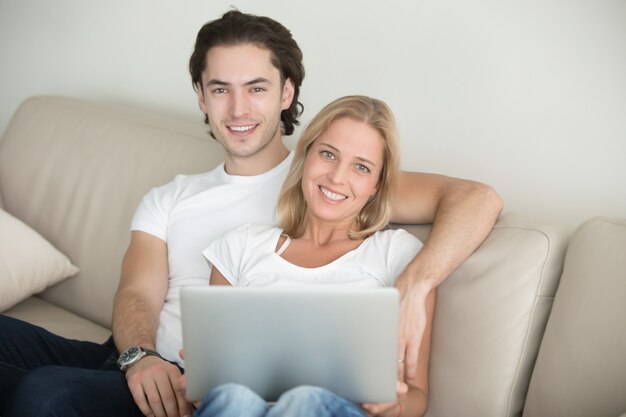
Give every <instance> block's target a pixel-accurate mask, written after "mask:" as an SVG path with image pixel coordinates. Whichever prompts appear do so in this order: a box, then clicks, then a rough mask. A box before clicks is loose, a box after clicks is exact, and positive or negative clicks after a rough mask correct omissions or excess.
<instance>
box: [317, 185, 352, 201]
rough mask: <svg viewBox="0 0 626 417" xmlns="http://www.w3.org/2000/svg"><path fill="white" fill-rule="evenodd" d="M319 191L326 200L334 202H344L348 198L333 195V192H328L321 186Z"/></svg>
mask: <svg viewBox="0 0 626 417" xmlns="http://www.w3.org/2000/svg"><path fill="white" fill-rule="evenodd" d="M319 189H320V191H321V193H322V194H324V196H325V197H326V198H328V199H329V200H332V201H343V200H346V199H347V198H348V196H346V195H342V194H336V193H333V192H332V191H330V190H328V189H327V188H324V187H322V186H321V185H320V186H319Z"/></svg>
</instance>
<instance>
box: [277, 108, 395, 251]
mask: <svg viewBox="0 0 626 417" xmlns="http://www.w3.org/2000/svg"><path fill="white" fill-rule="evenodd" d="M343 118H348V119H352V120H355V121H357V122H363V123H366V124H367V125H369V126H371V127H372V128H373V129H375V130H376V131H377V132H378V133H379V134H380V136H381V137H382V138H383V141H384V153H383V166H382V170H381V173H380V178H379V179H378V185H379V186H378V190H377V192H376V193H375V194H374V197H373V198H371V199H370V200H369V201H368V202H367V203H366V204H365V206H364V207H363V208H362V209H361V211H360V212H359V214H358V215H357V218H356V224H357V230H351V231H350V232H349V236H350V238H351V239H365V238H366V237H368V236H370V235H372V234H374V233H375V232H377V231H379V230H381V229H384V228H385V227H386V226H387V225H388V224H389V221H390V219H391V200H392V195H393V192H394V189H395V183H396V181H397V175H398V170H399V167H398V166H399V162H398V159H399V155H398V133H397V128H396V122H395V119H394V117H393V113H392V112H391V110H390V109H389V107H388V106H387V105H386V104H385V103H384V102H383V101H381V100H377V99H375V98H370V97H366V96H346V97H341V98H339V99H337V100H335V101H333V102H331V103H329V104H328V105H326V106H325V107H324V108H323V109H322V110H321V111H320V112H319V113H318V114H317V115H316V116H315V117H314V118H313V119H312V120H311V121H310V122H309V123H308V125H307V127H306V128H305V129H304V132H303V133H302V136H301V138H300V141H299V142H298V145H297V147H296V151H295V156H294V159H293V162H292V164H291V168H290V170H289V174H288V175H287V180H286V181H285V183H284V184H283V188H282V190H281V193H280V198H279V200H278V220H279V226H280V227H281V228H282V229H283V230H284V231H285V233H286V234H288V235H289V236H291V237H295V238H298V237H301V236H302V235H303V234H304V229H305V218H306V210H307V203H306V201H305V199H304V194H303V192H302V173H303V170H304V160H305V159H306V156H307V154H308V153H309V150H310V149H311V145H312V144H313V142H314V141H315V140H316V139H317V138H318V137H319V136H320V135H321V134H322V133H324V132H325V131H326V129H328V127H329V126H330V124H331V123H333V122H334V121H336V120H339V119H343Z"/></svg>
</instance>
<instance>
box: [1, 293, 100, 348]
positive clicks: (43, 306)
mask: <svg viewBox="0 0 626 417" xmlns="http://www.w3.org/2000/svg"><path fill="white" fill-rule="evenodd" d="M2 314H5V315H7V316H10V317H14V318H16V319H20V320H23V321H27V322H29V323H32V324H34V325H36V326H39V327H43V328H44V329H46V330H49V331H51V332H52V333H55V334H58V335H59V336H63V337H66V338H68V339H78V340H87V341H90V342H95V343H102V342H104V341H105V340H107V339H108V338H109V336H110V335H111V331H110V330H109V329H106V328H104V327H102V326H100V325H98V324H96V323H94V322H92V321H89V320H87V319H85V318H83V317H80V316H77V315H76V314H74V313H70V312H69V311H67V310H65V309H63V308H61V307H57V306H55V305H54V304H51V303H49V302H47V301H45V300H42V299H41V298H39V297H36V296H35V297H30V298H28V299H26V300H24V301H22V302H21V303H19V304H18V305H16V306H15V307H13V308H11V309H9V310H7V311H5V312H3V313H2Z"/></svg>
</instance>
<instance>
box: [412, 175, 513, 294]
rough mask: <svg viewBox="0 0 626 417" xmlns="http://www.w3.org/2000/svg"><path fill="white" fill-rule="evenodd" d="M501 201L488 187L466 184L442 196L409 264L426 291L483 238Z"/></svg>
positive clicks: (488, 230) (498, 212)
mask: <svg viewBox="0 0 626 417" xmlns="http://www.w3.org/2000/svg"><path fill="white" fill-rule="evenodd" d="M502 207H503V203H502V200H501V199H500V196H498V194H497V193H496V192H495V191H494V190H493V189H492V188H491V187H489V186H486V185H483V184H478V183H470V186H463V187H456V186H455V185H451V188H450V190H449V191H448V192H447V193H446V194H445V195H444V196H443V197H442V199H441V201H440V202H439V205H438V207H437V212H436V215H435V219H434V221H433V225H432V229H431V232H430V234H429V236H428V238H427V239H426V242H424V247H423V248H422V250H421V251H420V252H419V253H418V254H417V256H416V257H415V259H414V260H413V261H412V262H411V263H410V264H409V266H408V268H407V269H408V271H409V273H410V275H411V276H413V277H416V278H417V279H420V280H424V282H425V283H427V284H428V285H427V286H426V288H425V290H427V289H428V290H430V289H433V288H435V287H437V286H438V285H439V284H441V283H442V282H443V281H444V280H445V279H446V278H447V277H448V276H449V275H450V274H451V273H452V272H453V271H454V270H455V269H456V268H458V267H459V265H460V264H461V263H462V262H463V261H465V260H466V259H467V258H468V257H469V256H470V255H471V254H472V253H473V252H474V251H475V250H476V248H478V246H479V245H480V244H481V243H482V242H483V241H484V240H485V238H486V237H487V235H489V233H490V231H491V230H492V228H493V226H494V224H495V222H496V220H497V219H498V215H499V214H500V212H501V211H502Z"/></svg>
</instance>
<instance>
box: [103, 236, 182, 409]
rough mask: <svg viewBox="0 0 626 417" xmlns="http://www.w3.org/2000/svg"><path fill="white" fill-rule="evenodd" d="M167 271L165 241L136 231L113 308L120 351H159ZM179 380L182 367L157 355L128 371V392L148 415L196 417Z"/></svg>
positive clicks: (114, 329) (166, 287)
mask: <svg viewBox="0 0 626 417" xmlns="http://www.w3.org/2000/svg"><path fill="white" fill-rule="evenodd" d="M168 270H169V268H168V260H167V245H166V244H165V242H163V241H162V240H160V239H158V238H157V237H155V236H152V235H150V234H148V233H144V232H137V231H135V232H132V236H131V242H130V246H129V247H128V250H127V251H126V255H125V256H124V260H123V262H122V276H121V279H120V284H119V288H118V290H117V294H116V295H115V303H114V307H113V339H114V340H115V345H116V346H117V349H118V350H119V351H120V352H123V351H124V350H126V349H128V348H129V347H132V346H141V347H144V348H148V349H155V344H156V334H157V330H158V326H159V316H160V313H161V308H162V307H163V302H164V300H165V295H166V293H167V289H168ZM179 378H180V371H179V370H178V367H176V366H175V365H173V364H171V363H169V362H167V361H165V360H163V359H161V358H158V357H156V356H145V357H143V358H142V359H141V360H140V361H139V362H137V363H136V364H134V365H133V366H131V367H130V368H128V370H127V371H126V380H127V382H128V388H129V389H130V392H131V394H132V395H133V399H134V400H135V403H136V404H137V406H138V407H139V409H140V410H141V411H142V413H143V414H144V415H155V416H168V417H178V416H184V415H191V407H190V405H189V403H188V402H187V401H186V400H185V398H184V391H183V389H182V387H180V381H179Z"/></svg>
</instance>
